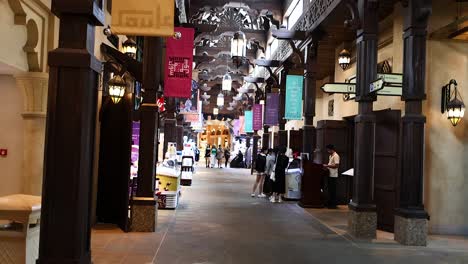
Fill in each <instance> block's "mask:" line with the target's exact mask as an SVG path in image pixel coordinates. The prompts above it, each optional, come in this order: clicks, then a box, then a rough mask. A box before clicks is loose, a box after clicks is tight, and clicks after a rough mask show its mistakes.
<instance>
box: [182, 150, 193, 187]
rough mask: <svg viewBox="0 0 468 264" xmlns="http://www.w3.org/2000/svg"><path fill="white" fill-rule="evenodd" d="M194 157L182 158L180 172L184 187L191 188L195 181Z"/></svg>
mask: <svg viewBox="0 0 468 264" xmlns="http://www.w3.org/2000/svg"><path fill="white" fill-rule="evenodd" d="M193 164H194V161H193V157H192V156H183V157H182V168H181V172H180V184H181V185H184V186H191V185H192V179H193V172H194V168H193Z"/></svg>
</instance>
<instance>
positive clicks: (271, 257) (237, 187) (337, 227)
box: [92, 168, 468, 264]
mask: <svg viewBox="0 0 468 264" xmlns="http://www.w3.org/2000/svg"><path fill="white" fill-rule="evenodd" d="M253 180H254V176H251V175H250V173H249V171H248V170H242V169H226V168H224V169H205V168H199V169H198V171H197V174H196V175H195V176H194V182H193V186H191V187H184V188H183V193H182V199H181V203H180V205H179V207H178V209H177V210H159V212H158V228H157V232H155V233H123V232H120V231H118V230H117V229H115V228H113V227H107V226H98V227H97V228H96V229H95V230H94V231H93V236H92V253H93V261H94V263H95V264H101V263H133V264H139V263H142V264H145V263H158V264H248V263H255V264H257V263H268V264H274V263H282V264H284V263H294V264H295V263H314V264H319V263H327V264H330V263H360V264H361V263H378V264H384V263H425V264H426V263H441V264H442V263H449V264H457V263H468V240H467V239H466V238H453V239H446V238H437V237H434V238H431V241H430V243H429V246H428V247H422V248H421V247H403V246H400V245H398V244H396V243H394V242H393V240H392V239H389V238H388V237H385V234H379V239H378V240H375V241H356V240H354V239H352V238H351V237H349V236H348V235H347V234H346V231H345V225H346V209H345V208H341V209H338V210H328V209H321V210H304V209H302V208H300V207H298V206H297V205H296V203H295V202H287V203H282V204H271V203H269V202H267V200H265V199H260V198H251V197H250V190H251V186H252V183H253ZM386 235H387V236H391V234H388V233H387V234H386ZM380 238H381V239H380Z"/></svg>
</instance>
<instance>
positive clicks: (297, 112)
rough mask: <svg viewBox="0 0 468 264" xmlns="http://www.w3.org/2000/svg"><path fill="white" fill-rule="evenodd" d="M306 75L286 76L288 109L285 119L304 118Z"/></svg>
mask: <svg viewBox="0 0 468 264" xmlns="http://www.w3.org/2000/svg"><path fill="white" fill-rule="evenodd" d="M303 84H304V77H303V76H302V75H288V76H286V109H285V116H284V118H285V119H288V120H301V119H302V88H303Z"/></svg>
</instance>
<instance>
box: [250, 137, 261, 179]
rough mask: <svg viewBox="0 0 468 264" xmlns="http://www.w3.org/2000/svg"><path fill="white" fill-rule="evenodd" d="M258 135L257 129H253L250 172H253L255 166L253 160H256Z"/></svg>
mask: <svg viewBox="0 0 468 264" xmlns="http://www.w3.org/2000/svg"><path fill="white" fill-rule="evenodd" d="M259 138H260V136H259V135H258V134H257V130H255V131H254V134H253V146H252V169H251V171H250V172H251V174H253V171H254V168H255V161H256V160H257V153H258V139H259Z"/></svg>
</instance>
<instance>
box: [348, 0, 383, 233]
mask: <svg viewBox="0 0 468 264" xmlns="http://www.w3.org/2000/svg"><path fill="white" fill-rule="evenodd" d="M357 5H358V10H359V17H360V19H361V28H359V29H358V30H357V39H356V50H357V55H356V59H357V68H356V78H357V80H356V101H357V102H358V104H359V107H358V115H357V116H356V118H355V124H356V125H355V144H354V152H355V157H354V192H353V199H352V202H351V203H350V204H349V207H350V209H351V211H350V214H349V221H348V227H349V231H350V233H351V234H352V235H353V236H355V237H357V238H366V239H370V238H375V237H376V228H377V213H376V207H375V204H374V201H373V189H374V185H373V178H374V155H375V149H374V144H375V115H374V114H373V101H375V100H376V96H375V95H374V94H371V93H370V92H369V85H370V83H371V82H372V81H374V80H375V79H376V78H377V42H378V39H377V37H378V36H377V35H378V22H379V20H378V12H377V7H378V4H377V1H375V0H359V1H358V3H357Z"/></svg>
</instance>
